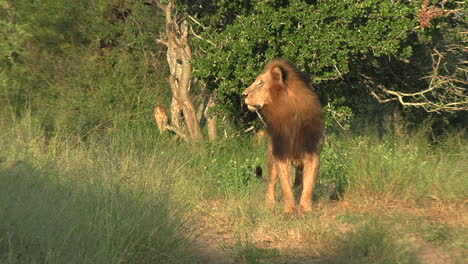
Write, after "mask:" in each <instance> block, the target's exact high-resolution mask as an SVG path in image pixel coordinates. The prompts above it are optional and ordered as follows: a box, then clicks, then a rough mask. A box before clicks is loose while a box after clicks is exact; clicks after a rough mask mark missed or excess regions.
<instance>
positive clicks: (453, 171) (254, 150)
mask: <svg viewBox="0 0 468 264" xmlns="http://www.w3.org/2000/svg"><path fill="white" fill-rule="evenodd" d="M0 125H1V126H2V127H1V129H2V131H5V133H3V134H2V135H1V136H0V146H1V149H0V181H1V182H2V184H1V185H0V201H1V202H0V262H6V263H43V262H47V263H64V262H66V263H194V262H196V261H197V257H196V254H195V253H193V252H192V251H191V250H190V249H189V248H190V247H191V245H193V244H192V242H193V241H192V239H191V238H192V237H193V235H192V233H191V225H192V224H193V223H194V222H197V221H198V219H203V217H204V216H205V215H211V214H216V215H217V220H216V221H217V222H223V223H225V224H227V225H228V226H230V230H229V232H234V233H236V234H238V235H239V236H240V237H245V238H246V239H240V240H238V242H235V243H233V244H231V245H230V246H227V247H226V248H227V249H228V251H229V252H230V253H231V254H234V259H237V260H238V261H239V262H244V263H262V261H267V262H270V263H276V262H275V261H279V262H277V263H284V261H283V260H284V259H285V258H287V256H289V254H292V255H294V254H293V253H288V251H287V250H285V248H288V247H296V246H298V247H299V248H301V247H304V246H303V245H302V244H301V243H306V245H308V246H307V251H310V253H309V255H307V256H296V257H294V258H295V259H296V260H297V259H300V260H301V259H302V260H304V259H305V260H304V261H306V260H307V259H308V258H312V259H316V260H317V261H322V262H323V263H416V262H412V261H413V255H412V254H410V252H409V251H408V250H407V248H406V247H405V244H404V243H400V242H401V241H399V239H398V237H397V236H396V234H398V232H402V230H404V232H409V233H411V234H413V235H414V236H418V237H421V239H422V240H424V241H426V242H427V243H431V244H433V245H434V246H437V247H446V246H447V247H455V248H456V249H457V250H460V249H462V248H463V245H464V244H465V243H464V242H466V240H465V239H464V237H466V236H465V232H463V229H460V228H459V224H458V222H454V223H452V222H451V223H441V222H440V221H442V219H443V217H442V216H441V217H440V219H441V220H434V216H432V220H431V221H432V222H430V223H431V224H430V225H429V224H424V225H420V226H421V227H420V228H418V227H417V225H418V224H417V223H419V222H421V221H426V218H425V217H426V216H424V214H422V213H421V212H418V215H415V216H412V215H411V214H410V213H404V214H403V215H402V216H399V215H388V216H387V217H384V218H379V219H380V220H379V221H376V222H375V221H374V222H372V221H371V218H372V217H367V216H366V214H364V213H363V210H364V211H365V210H367V209H362V208H365V206H366V205H365V204H368V205H367V206H368V207H370V208H371V209H369V210H370V211H373V212H374V213H375V212H377V213H378V214H387V213H386V212H385V209H384V208H379V207H378V206H376V207H375V208H374V205H373V204H380V203H382V204H384V203H387V202H388V201H393V200H398V201H402V202H404V201H414V203H415V204H416V205H418V204H421V206H422V208H424V206H425V204H426V203H427V204H428V206H431V204H432V201H441V202H445V203H447V204H451V205H456V206H458V205H459V204H460V201H463V200H464V199H466V194H465V186H467V185H468V184H467V177H466V171H467V168H466V164H468V163H467V160H466V158H467V156H466V151H467V149H466V148H467V144H466V141H465V139H464V132H463V131H461V132H452V133H450V134H447V135H446V136H445V137H440V138H438V139H437V141H430V140H429V139H428V138H429V137H427V136H426V135H425V133H424V131H419V132H414V133H406V134H398V133H388V134H386V135H384V136H378V135H376V134H373V133H372V132H371V131H367V132H366V133H359V135H355V134H348V135H339V136H338V135H335V136H329V137H328V138H327V142H326V145H325V146H324V150H323V153H322V158H321V161H322V163H321V170H320V175H319V180H318V182H317V187H316V195H315V203H314V204H315V207H316V209H315V210H316V212H315V213H313V214H312V215H309V216H306V217H304V218H297V219H296V218H292V219H291V218H288V217H285V216H284V215H283V213H282V202H281V195H280V191H279V188H278V190H277V200H278V205H277V206H276V207H275V208H273V209H268V208H265V206H264V205H263V196H264V188H265V187H264V183H263V181H262V180H260V179H259V178H257V176H258V167H261V168H262V174H263V177H266V173H267V172H266V144H265V142H263V143H262V144H260V145H258V144H254V143H252V141H251V140H250V139H249V138H248V137H245V138H237V139H225V140H221V141H218V142H215V143H199V144H183V143H179V142H176V141H174V140H173V139H172V138H171V137H170V136H169V135H161V136H159V135H156V134H155V133H154V130H153V129H154V127H145V126H138V125H135V126H134V127H128V128H125V129H122V130H115V131H111V132H108V133H102V131H101V132H98V131H95V132H93V131H91V132H90V133H89V134H88V135H87V137H86V139H84V138H77V137H73V136H71V135H70V134H60V133H57V134H55V135H53V136H51V135H45V134H44V133H42V132H41V131H42V129H41V127H40V126H38V125H37V123H36V122H34V121H33V120H28V119H27V118H25V119H23V120H16V121H12V122H5V121H4V122H3V123H0ZM212 201H218V202H220V204H221V206H220V207H219V208H216V209H215V208H212V207H211V204H212ZM340 201H343V203H342V204H347V203H349V204H354V205H355V206H358V208H357V209H352V208H347V209H346V210H344V211H343V212H341V213H336V212H335V211H339V210H338V209H336V210H335V209H334V207H333V206H334V205H333V204H336V203H339V202H340ZM427 201H429V202H427ZM328 204H331V205H328ZM457 204H458V205H457ZM359 206H360V207H359ZM462 207H463V206H462ZM455 208H457V207H455ZM334 210H335V211H334ZM353 210H356V211H353ZM447 210H448V209H447ZM452 210H456V209H452ZM421 214H422V215H421ZM408 216H409V217H408ZM402 219H404V220H402ZM204 221H206V219H205V220H204ZM389 221H390V222H396V223H399V225H402V226H404V227H403V228H396V227H395V226H398V225H397V224H395V225H389V224H388V222H389ZM438 221H439V222H438ZM425 223H429V222H425ZM207 224H208V225H209V223H207ZM432 227H437V228H432ZM447 230H450V232H447ZM262 237H266V238H265V239H266V240H268V241H270V240H271V241H272V242H269V243H273V242H274V243H281V240H280V239H279V238H288V237H289V238H290V237H295V240H297V241H302V242H300V243H299V242H298V243H299V244H298V245H289V244H288V245H284V246H283V249H282V250H276V249H272V248H269V247H268V244H267V245H265V244H262V242H261V241H263V240H261V238H262ZM271 237H276V238H277V239H272V238H271ZM293 240H294V239H293ZM304 241H305V242H304ZM302 260H301V261H302ZM281 261H283V262H281ZM322 262H317V263H322ZM286 263H288V262H286ZM298 263H302V262H300V261H299V262H298ZM306 263H307V262H306Z"/></svg>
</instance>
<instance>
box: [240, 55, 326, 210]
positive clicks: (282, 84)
mask: <svg viewBox="0 0 468 264" xmlns="http://www.w3.org/2000/svg"><path fill="white" fill-rule="evenodd" d="M309 83H310V80H309V78H308V77H307V76H306V75H305V74H303V73H302V72H300V71H299V70H298V69H297V68H296V67H295V66H294V65H293V64H291V63H290V62H288V61H286V60H284V59H275V60H273V61H271V62H269V63H268V64H267V65H266V66H265V68H264V70H263V73H262V74H260V75H259V76H258V77H257V79H256V80H255V82H254V83H253V84H252V85H251V86H250V87H249V88H247V89H246V90H245V91H244V92H243V95H244V96H246V99H245V102H246V104H247V105H248V107H249V109H250V110H260V109H261V110H262V112H263V114H264V116H265V119H266V123H267V132H268V136H269V155H268V156H269V158H268V173H269V184H268V188H267V201H268V202H269V203H273V202H274V185H275V183H276V179H277V176H279V177H280V182H281V187H282V191H283V196H284V199H285V203H286V208H285V211H287V212H291V211H292V210H295V203H294V199H293V198H292V197H291V195H292V191H291V186H290V185H289V183H288V182H286V178H288V179H289V178H290V175H289V174H290V172H289V170H288V169H287V167H286V166H290V165H292V164H294V165H297V170H298V171H297V172H296V183H295V186H296V185H299V184H300V183H302V182H304V186H303V192H302V197H301V201H300V208H299V210H300V211H310V210H311V198H312V197H311V196H312V193H313V188H314V185H315V180H316V176H317V173H318V168H319V164H320V159H319V156H320V152H321V149H322V144H323V138H324V122H323V113H322V109H321V105H320V102H319V100H318V97H317V95H316V94H315V93H314V92H313V91H312V89H311V86H310V84H309ZM291 199H292V201H291Z"/></svg>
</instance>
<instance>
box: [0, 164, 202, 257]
mask: <svg viewBox="0 0 468 264" xmlns="http://www.w3.org/2000/svg"><path fill="white" fill-rule="evenodd" d="M1 166H2V164H0V183H1V184H0V262H2V263H193V261H191V259H192V257H193V256H191V255H190V253H189V251H188V250H187V249H188V246H189V240H188V239H187V238H186V236H185V235H187V233H184V232H185V231H184V230H183V229H182V228H181V226H182V222H181V221H182V220H180V219H181V218H180V217H178V216H179V215H178V213H177V211H174V209H173V206H171V204H170V203H169V201H168V200H169V199H170V196H169V195H168V191H165V190H164V189H163V188H159V189H157V190H154V188H153V191H149V190H147V189H145V188H138V187H134V188H125V187H123V186H119V185H118V184H117V183H110V184H109V183H105V182H104V181H102V180H100V179H99V178H100V177H99V176H97V175H86V176H88V177H89V179H87V180H86V181H82V182H78V180H77V179H75V178H74V177H64V175H62V174H61V173H60V172H59V171H57V170H56V169H55V168H53V167H52V168H42V169H39V168H35V167H34V166H32V165H31V164H29V163H27V162H16V163H15V164H14V165H13V166H11V167H9V168H5V167H3V168H2V167H1Z"/></svg>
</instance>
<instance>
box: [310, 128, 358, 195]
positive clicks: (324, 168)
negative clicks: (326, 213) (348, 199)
mask: <svg viewBox="0 0 468 264" xmlns="http://www.w3.org/2000/svg"><path fill="white" fill-rule="evenodd" d="M325 142H326V144H325V146H324V148H323V151H322V154H321V161H320V173H319V176H318V179H317V186H316V191H315V195H316V196H318V197H323V198H333V199H338V198H340V197H343V196H344V195H345V191H346V189H347V187H348V184H349V175H348V170H349V166H350V164H351V162H352V161H351V160H350V159H349V155H348V154H347V152H346V151H347V150H346V148H345V147H343V146H341V145H340V144H339V141H338V140H337V139H336V138H335V137H334V136H330V137H328V138H327V139H326V141H325Z"/></svg>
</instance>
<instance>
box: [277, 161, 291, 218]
mask: <svg viewBox="0 0 468 264" xmlns="http://www.w3.org/2000/svg"><path fill="white" fill-rule="evenodd" d="M274 161H275V165H276V170H277V172H278V177H279V179H280V185H281V191H282V193H283V199H284V212H285V213H294V212H295V210H296V204H295V202H294V196H293V192H292V188H291V184H290V181H289V179H290V178H291V175H290V173H291V171H290V164H289V162H288V160H280V159H278V158H274Z"/></svg>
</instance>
